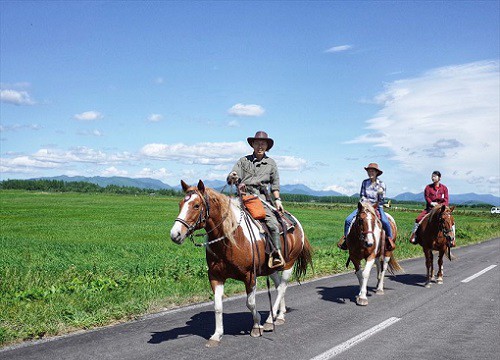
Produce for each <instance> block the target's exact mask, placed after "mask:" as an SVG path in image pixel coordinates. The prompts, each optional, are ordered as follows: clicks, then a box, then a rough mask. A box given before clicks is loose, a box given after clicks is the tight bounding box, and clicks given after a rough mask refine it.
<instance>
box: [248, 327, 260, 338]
mask: <svg viewBox="0 0 500 360" xmlns="http://www.w3.org/2000/svg"><path fill="white" fill-rule="evenodd" d="M250 336H251V337H259V336H262V328H253V329H252V331H250Z"/></svg>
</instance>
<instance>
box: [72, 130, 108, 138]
mask: <svg viewBox="0 0 500 360" xmlns="http://www.w3.org/2000/svg"><path fill="white" fill-rule="evenodd" d="M78 135H83V136H96V137H101V136H103V134H102V132H101V131H100V130H97V129H94V130H92V131H88V130H85V131H79V132H78Z"/></svg>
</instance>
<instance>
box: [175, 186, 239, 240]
mask: <svg viewBox="0 0 500 360" xmlns="http://www.w3.org/2000/svg"><path fill="white" fill-rule="evenodd" d="M224 188H225V186H224ZM224 188H223V189H222V190H221V192H222V191H223V190H224ZM193 194H197V195H198V196H199V197H200V198H201V199H202V200H203V206H201V207H200V213H199V215H198V218H197V220H196V222H195V223H194V224H192V225H190V224H189V223H188V222H187V221H186V220H184V219H181V218H176V219H175V220H174V223H175V222H176V221H178V222H180V223H181V224H182V225H184V226H185V227H186V228H187V232H186V237H189V238H190V239H191V241H192V242H193V244H194V245H195V246H206V247H207V249H208V246H209V245H211V244H213V243H216V242H218V241H221V240H223V239H225V238H226V236H221V237H218V238H217V239H213V240H210V241H208V234H210V233H211V232H213V231H215V229H217V228H218V227H219V226H221V225H222V223H223V222H224V220H226V218H227V217H228V216H229V212H230V211H231V210H230V203H231V198H229V205H228V210H227V213H226V215H225V216H223V217H222V219H221V221H220V223H218V224H217V225H216V226H214V227H213V228H212V229H211V230H209V231H206V229H205V234H196V235H195V234H194V232H195V231H196V230H199V229H202V228H204V227H205V226H206V225H207V220H208V218H209V217H210V202H209V199H208V194H207V193H206V192H205V194H204V196H202V195H201V193H200V192H199V191H196V190H190V191H188V192H186V195H185V196H186V197H190V196H191V195H193ZM203 210H206V211H205V212H204V211H203ZM242 217H243V211H241V213H240V220H239V221H238V224H237V226H239V225H240V223H241V220H242ZM194 236H205V237H206V240H205V242H203V243H196V242H195V241H194V238H193V237H194Z"/></svg>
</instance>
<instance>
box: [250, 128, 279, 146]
mask: <svg viewBox="0 0 500 360" xmlns="http://www.w3.org/2000/svg"><path fill="white" fill-rule="evenodd" d="M255 140H265V141H267V150H271V148H272V147H273V145H274V140H273V139H271V138H270V137H268V136H267V133H266V132H264V131H257V132H256V133H255V136H254V137H249V138H247V141H248V144H249V145H250V146H252V147H253V145H252V143H253V142H254V141H255Z"/></svg>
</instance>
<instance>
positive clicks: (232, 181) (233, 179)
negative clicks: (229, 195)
mask: <svg viewBox="0 0 500 360" xmlns="http://www.w3.org/2000/svg"><path fill="white" fill-rule="evenodd" d="M238 179H239V177H238V174H237V173H236V171H232V172H230V173H229V175H228V176H227V183H228V184H229V185H234V184H236V183H237V182H238Z"/></svg>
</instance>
